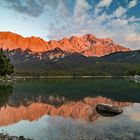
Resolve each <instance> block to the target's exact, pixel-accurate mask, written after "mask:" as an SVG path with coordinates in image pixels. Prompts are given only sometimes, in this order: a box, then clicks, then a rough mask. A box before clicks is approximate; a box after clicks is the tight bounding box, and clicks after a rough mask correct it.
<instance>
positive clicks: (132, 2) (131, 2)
mask: <svg viewBox="0 0 140 140" xmlns="http://www.w3.org/2000/svg"><path fill="white" fill-rule="evenodd" d="M136 5H137V0H131V1H130V3H129V5H128V7H129V8H132V7H135V6H136Z"/></svg>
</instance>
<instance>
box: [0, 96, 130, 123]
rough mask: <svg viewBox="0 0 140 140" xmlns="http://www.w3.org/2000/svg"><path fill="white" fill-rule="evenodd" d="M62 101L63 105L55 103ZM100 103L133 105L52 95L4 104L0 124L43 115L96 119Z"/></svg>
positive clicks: (103, 99) (32, 118)
mask: <svg viewBox="0 0 140 140" xmlns="http://www.w3.org/2000/svg"><path fill="white" fill-rule="evenodd" d="M55 102H56V103H58V102H61V105H59V106H55V105H53V104H52V103H54V104H55ZM62 102H63V104H62ZM98 103H105V104H111V105H115V106H118V107H127V106H131V105H132V103H130V102H117V101H113V100H111V99H107V98H105V97H96V98H91V97H86V98H84V99H83V100H82V101H65V99H64V97H63V98H60V97H59V98H58V97H56V98H55V97H53V96H50V97H49V100H48V103H41V102H36V103H35V102H34V103H30V104H29V105H27V106H24V105H20V106H19V107H13V106H9V105H7V106H4V107H1V108H0V116H1V117H0V125H1V126H4V125H9V124H14V123H17V122H19V121H21V120H30V121H33V120H37V119H39V118H40V117H42V116H43V115H50V116H62V117H64V118H68V117H71V118H73V119H84V120H86V121H93V122H94V121H96V120H97V119H98V117H100V115H99V114H98V113H97V112H96V109H95V106H96V105H97V104H98Z"/></svg>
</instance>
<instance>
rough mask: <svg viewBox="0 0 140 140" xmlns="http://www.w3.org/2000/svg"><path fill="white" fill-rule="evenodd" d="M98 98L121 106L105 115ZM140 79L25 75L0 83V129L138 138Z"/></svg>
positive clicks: (38, 138)
mask: <svg viewBox="0 0 140 140" xmlns="http://www.w3.org/2000/svg"><path fill="white" fill-rule="evenodd" d="M98 103H106V104H112V105H115V106H118V107H121V108H123V110H124V113H123V114H121V115H118V116H116V117H111V118H104V117H101V116H100V115H99V114H98V113H97V112H96V111H95V106H96V104H98ZM138 103H140V84H136V83H134V82H130V81H129V80H126V79H93V80H39V79H37V80H26V81H24V82H23V81H19V82H17V83H14V84H13V85H11V86H0V131H2V130H4V132H7V133H9V134H11V135H24V136H25V137H31V138H34V139H35V140H46V139H48V140H60V139H61V140H90V139H91V140H100V139H103V140H112V139H117V140H123V139H124V140H125V139H127V140H131V139H135V140H139V139H140V129H139V126H140V104H138Z"/></svg>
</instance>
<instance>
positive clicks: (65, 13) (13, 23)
mask: <svg viewBox="0 0 140 140" xmlns="http://www.w3.org/2000/svg"><path fill="white" fill-rule="evenodd" d="M0 31H11V32H14V33H17V34H20V35H22V36H24V37H29V36H38V37H41V38H43V39H45V40H50V39H61V38H63V37H70V36H72V35H83V34H89V33H91V34H93V35H95V36H96V37H98V38H112V39H113V41H114V42H116V43H117V44H120V45H123V46H125V47H129V48H131V49H140V0H0Z"/></svg>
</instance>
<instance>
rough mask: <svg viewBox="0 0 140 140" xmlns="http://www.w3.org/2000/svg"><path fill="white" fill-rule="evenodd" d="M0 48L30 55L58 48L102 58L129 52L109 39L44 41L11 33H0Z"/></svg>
mask: <svg viewBox="0 0 140 140" xmlns="http://www.w3.org/2000/svg"><path fill="white" fill-rule="evenodd" d="M0 48H2V49H4V50H7V49H8V50H14V49H21V50H22V51H25V50H29V51H31V52H32V53H43V52H46V51H49V50H53V49H56V48H59V49H61V50H63V51H68V52H76V53H81V54H83V55H85V56H97V57H100V56H104V55H107V54H110V53H113V52H119V51H130V49H128V48H125V47H122V46H120V45H117V44H115V43H114V42H113V41H112V40H111V39H109V38H106V39H97V38H96V37H95V36H93V35H92V34H87V35H84V36H81V37H78V36H72V37H71V38H69V39H67V38H63V39H61V40H59V41H56V40H50V41H48V42H47V41H45V40H43V39H41V38H39V37H33V36H32V37H27V38H24V37H22V36H20V35H18V34H14V33H11V32H0Z"/></svg>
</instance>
